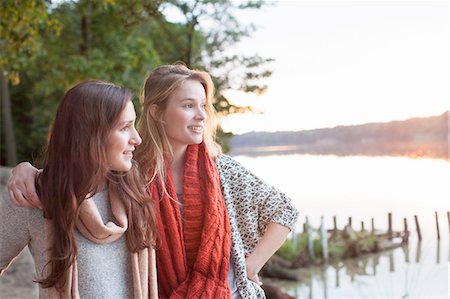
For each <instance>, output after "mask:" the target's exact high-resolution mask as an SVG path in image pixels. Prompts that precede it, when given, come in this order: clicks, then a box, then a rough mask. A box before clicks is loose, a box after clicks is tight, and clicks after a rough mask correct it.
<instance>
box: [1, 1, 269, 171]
mask: <svg viewBox="0 0 450 299" xmlns="http://www.w3.org/2000/svg"><path fill="white" fill-rule="evenodd" d="M263 4H264V3H263V1H248V2H245V3H244V2H242V3H235V2H234V1H225V0H221V1H212V0H210V1H209V0H201V1H200V0H197V1H181V0H179V1H178V0H165V1H164V0H158V1H155V0H144V1H137V0H94V1H88V0H79V1H63V2H58V3H53V4H51V2H50V1H8V0H5V1H3V2H2V10H1V11H0V24H1V31H0V51H1V54H2V55H0V69H1V68H3V70H6V71H7V72H8V74H9V75H10V78H15V83H19V82H20V84H18V85H12V86H11V104H12V110H13V113H12V114H13V120H14V124H15V133H16V141H17V150H18V157H19V160H34V161H35V163H37V164H38V165H39V159H35V158H38V157H39V155H40V153H41V150H42V146H43V145H44V143H45V140H46V134H47V130H48V128H49V126H50V122H51V120H52V119H53V117H54V112H55V110H56V107H57V105H58V102H59V100H60V98H61V96H62V94H63V93H64V91H65V90H67V89H68V88H69V87H71V86H73V85H74V84H76V83H78V82H80V81H82V80H86V79H99V80H106V81H112V82H114V83H117V84H120V85H124V86H126V87H128V88H130V89H132V90H133V91H134V92H135V94H136V97H135V99H134V101H135V104H137V103H138V101H137V97H138V96H137V95H138V94H139V90H140V88H141V86H142V82H143V79H144V78H145V77H146V76H147V75H148V73H149V72H150V71H151V69H153V68H154V67H155V66H157V65H160V64H168V63H174V62H177V61H182V62H184V63H186V64H187V65H188V66H190V67H193V68H199V69H203V70H207V71H209V72H210V73H211V74H212V75H213V79H214V80H215V83H216V87H217V89H218V92H217V98H218V103H219V104H217V106H216V108H217V109H218V111H219V112H221V113H222V114H227V113H235V112H240V111H243V110H245V109H248V107H236V106H234V105H231V104H230V103H229V102H228V100H227V99H226V98H225V97H224V96H223V95H222V91H223V90H224V89H226V88H230V87H234V88H236V89H241V90H252V91H255V92H260V91H263V90H264V86H259V85H258V80H259V79H263V78H265V77H267V76H270V73H271V72H270V71H268V70H266V69H265V68H264V63H265V62H266V61H269V60H266V59H263V58H255V57H256V56H255V57H253V58H252V57H243V56H238V55H234V56H225V55H224V53H225V52H226V51H225V50H226V49H227V48H229V47H230V46H232V45H233V44H235V43H236V42H238V41H239V40H240V39H241V38H243V37H246V36H249V35H250V33H251V32H252V30H253V29H252V27H251V26H241V24H239V22H238V21H237V20H236V18H235V14H236V12H237V11H238V10H239V9H255V8H259V7H261V5H263ZM167 6H171V7H175V8H177V9H179V10H180V12H181V13H182V14H183V15H184V16H185V20H184V21H183V20H182V21H180V22H177V23H172V22H168V21H167V20H166V17H165V16H164V14H163V11H164V9H163V8H164V7H167ZM237 65H238V66H239V67H237ZM227 67H228V68H230V69H232V71H230V70H229V69H227ZM255 70H258V72H255ZM231 78H233V80H231ZM231 81H236V82H238V83H236V82H234V83H232V82H231ZM136 107H139V105H136ZM137 110H138V114H139V109H137ZM218 137H219V142H220V143H221V144H222V146H223V148H224V151H228V149H229V145H228V139H229V137H230V134H226V133H224V132H222V131H219V133H218ZM3 147H4V145H3V144H2V145H1V150H3ZM2 159H3V158H2ZM1 163H2V164H3V163H4V161H3V160H1Z"/></svg>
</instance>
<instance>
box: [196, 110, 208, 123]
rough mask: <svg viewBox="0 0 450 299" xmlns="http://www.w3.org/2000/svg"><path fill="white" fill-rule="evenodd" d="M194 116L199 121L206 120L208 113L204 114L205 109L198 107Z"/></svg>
mask: <svg viewBox="0 0 450 299" xmlns="http://www.w3.org/2000/svg"><path fill="white" fill-rule="evenodd" d="M195 118H196V119H197V120H200V121H202V120H206V119H207V118H208V115H207V114H206V111H205V109H202V108H200V109H199V110H198V113H197V115H196V116H195Z"/></svg>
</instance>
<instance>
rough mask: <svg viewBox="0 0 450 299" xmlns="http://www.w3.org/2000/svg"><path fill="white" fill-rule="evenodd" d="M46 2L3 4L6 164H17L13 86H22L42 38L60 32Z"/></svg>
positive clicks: (0, 44) (0, 61) (0, 69)
mask: <svg viewBox="0 0 450 299" xmlns="http://www.w3.org/2000/svg"><path fill="white" fill-rule="evenodd" d="M57 29H58V26H57V23H56V22H54V21H53V20H52V19H50V18H49V17H48V14H47V9H46V4H45V2H44V1H14V0H3V1H2V4H1V9H0V87H1V94H0V96H1V107H2V118H3V124H2V125H3V134H4V139H5V141H6V142H5V152H6V164H7V165H15V164H17V152H16V141H15V136H14V126H13V121H12V120H13V118H12V112H11V97H10V91H9V82H11V83H13V84H14V85H17V84H19V73H20V72H21V71H22V70H24V69H25V68H26V67H27V66H28V65H29V64H30V63H31V62H32V61H33V59H34V58H35V55H36V53H37V52H38V51H39V48H40V46H41V43H40V38H39V37H40V34H41V33H42V32H43V31H46V30H53V31H57Z"/></svg>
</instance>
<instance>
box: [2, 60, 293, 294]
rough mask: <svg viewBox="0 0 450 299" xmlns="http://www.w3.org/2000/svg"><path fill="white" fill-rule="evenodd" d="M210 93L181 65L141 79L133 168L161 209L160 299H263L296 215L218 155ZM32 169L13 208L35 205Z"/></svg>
mask: <svg viewBox="0 0 450 299" xmlns="http://www.w3.org/2000/svg"><path fill="white" fill-rule="evenodd" d="M213 94H214V87H213V83H212V80H211V77H210V76H209V74H208V73H206V72H200V71H195V70H190V69H188V68H186V67H185V66H182V65H167V66H161V67H158V68H156V69H155V70H154V71H153V72H152V73H151V74H150V75H149V77H148V78H147V79H146V81H145V85H144V90H143V95H142V105H143V112H142V116H141V119H140V121H139V124H138V131H139V133H140V134H141V136H142V139H143V142H142V145H141V146H140V147H139V148H138V149H137V151H136V160H137V161H138V163H139V165H140V168H141V171H142V172H143V174H144V175H145V177H146V180H147V182H148V190H149V193H150V194H151V196H152V197H153V199H154V202H155V209H156V219H157V221H156V222H157V229H158V241H157V245H156V250H157V267H158V287H159V294H160V297H162V298H199V297H202V298H230V297H232V298H264V297H265V295H264V292H263V290H262V289H261V287H260V285H261V282H260V281H259V279H258V272H259V270H260V269H261V268H262V266H263V265H264V264H265V263H266V261H267V260H268V259H269V257H270V256H271V255H272V254H273V253H274V252H275V251H276V250H277V249H278V248H279V247H280V245H281V244H282V243H283V242H284V240H285V239H286V236H287V234H288V233H289V231H290V230H291V229H292V228H293V226H294V225H295V222H296V220H297V217H298V212H297V210H296V209H295V208H294V207H293V205H292V204H291V201H290V199H288V198H287V197H286V196H285V195H284V194H283V193H281V192H279V191H278V190H277V189H275V188H273V187H271V186H269V185H267V184H266V183H264V182H263V181H261V180H260V179H259V178H257V177H256V176H255V175H253V174H252V173H251V172H250V171H248V170H247V169H245V168H244V167H243V166H241V165H240V164H239V163H237V162H236V161H235V160H233V159H232V158H231V157H229V156H226V155H224V154H222V153H221V151H220V146H219V145H218V144H217V143H215V141H214V133H215V129H216V122H215V112H214V108H213V106H212V101H213ZM30 169H31V168H30V166H29V164H22V165H21V166H20V167H17V168H16V170H15V172H16V173H17V175H16V176H15V177H14V178H13V179H11V181H10V183H9V189H10V190H11V191H12V192H14V194H16V196H14V198H13V201H14V202H15V203H16V204H19V205H33V204H34V205H38V204H39V201H38V200H36V199H35V197H34V196H33V194H31V193H32V192H31V191H30V192H28V191H27V189H30V190H32V189H33V187H32V186H31V185H32V184H30V181H29V179H28V180H27V177H28V178H29V177H32V175H30V173H34V171H35V170H32V171H31V170H30ZM19 173H20V174H19ZM21 178H24V179H21Z"/></svg>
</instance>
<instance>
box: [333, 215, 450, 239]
mask: <svg viewBox="0 0 450 299" xmlns="http://www.w3.org/2000/svg"><path fill="white" fill-rule="evenodd" d="M449 223H450V222H449ZM336 234H337V219H336V216H333V235H336Z"/></svg>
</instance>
